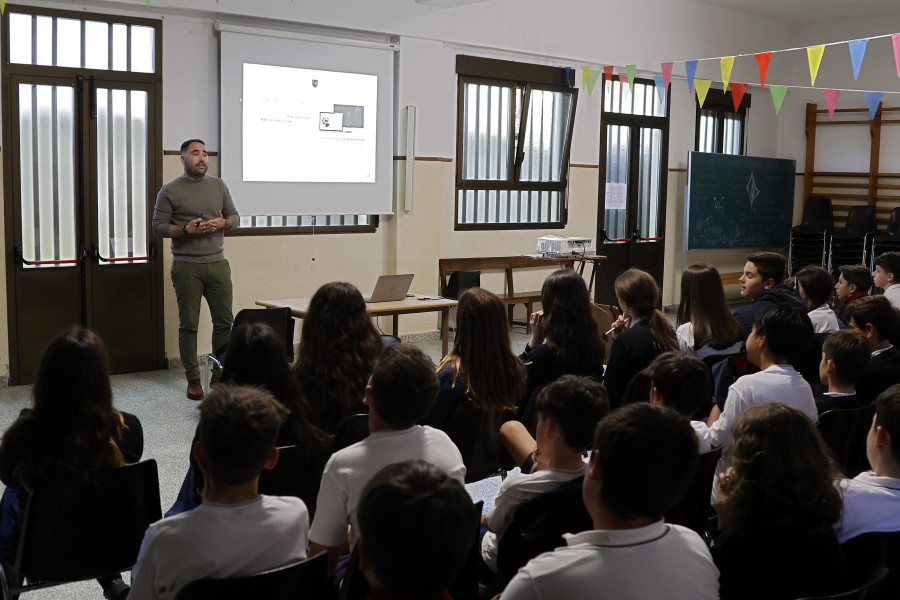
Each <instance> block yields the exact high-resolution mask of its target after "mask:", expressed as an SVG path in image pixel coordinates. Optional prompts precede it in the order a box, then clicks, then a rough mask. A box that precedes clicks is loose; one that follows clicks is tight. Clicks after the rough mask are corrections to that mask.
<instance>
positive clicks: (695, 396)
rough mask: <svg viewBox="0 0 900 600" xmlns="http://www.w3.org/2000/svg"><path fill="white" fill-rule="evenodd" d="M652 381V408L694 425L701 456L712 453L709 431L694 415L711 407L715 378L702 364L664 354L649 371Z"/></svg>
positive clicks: (679, 354) (680, 355) (684, 356)
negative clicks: (663, 408) (668, 410)
mask: <svg viewBox="0 0 900 600" xmlns="http://www.w3.org/2000/svg"><path fill="white" fill-rule="evenodd" d="M647 374H648V375H649V376H650V379H651V380H652V382H653V383H652V387H651V388H650V404H659V405H661V406H668V407H669V408H672V409H674V410H675V412H677V413H678V414H680V415H681V416H682V417H684V418H685V419H687V420H688V421H690V422H691V427H693V428H694V433H695V434H696V435H697V443H698V445H699V450H700V452H708V451H709V450H711V449H712V439H711V437H710V435H709V427H708V426H707V425H706V423H705V422H703V421H695V420H694V413H695V412H697V410H699V409H700V408H701V407H703V406H705V407H707V408H708V407H709V406H710V405H711V404H712V377H710V374H709V368H707V366H706V365H705V364H704V363H703V361H702V360H700V359H698V358H695V357H693V356H691V355H690V354H687V353H685V352H665V353H663V354H660V355H659V356H657V357H656V360H654V361H653V362H652V363H650V366H649V367H647Z"/></svg>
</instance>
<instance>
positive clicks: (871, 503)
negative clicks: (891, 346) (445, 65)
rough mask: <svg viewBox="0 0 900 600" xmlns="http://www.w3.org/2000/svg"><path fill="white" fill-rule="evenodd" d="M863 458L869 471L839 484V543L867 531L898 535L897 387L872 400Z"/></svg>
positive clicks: (899, 406)
mask: <svg viewBox="0 0 900 600" xmlns="http://www.w3.org/2000/svg"><path fill="white" fill-rule="evenodd" d="M866 456H868V458H869V463H870V464H871V465H872V470H871V471H866V472H864V473H860V474H859V475H857V476H856V477H854V478H853V479H844V480H842V481H841V491H842V492H843V494H844V511H843V513H842V514H841V520H840V521H838V522H837V523H835V525H834V529H835V531H836V532H837V536H838V541H839V542H841V543H844V542H846V541H847V540H849V539H852V538H855V537H856V536H858V535H862V534H863V533H868V532H870V531H900V385H894V386H891V387H889V388H888V389H887V390H885V391H884V392H882V393H881V395H880V396H878V399H877V400H875V418H873V419H872V427H871V429H870V430H869V435H868V436H867V437H866Z"/></svg>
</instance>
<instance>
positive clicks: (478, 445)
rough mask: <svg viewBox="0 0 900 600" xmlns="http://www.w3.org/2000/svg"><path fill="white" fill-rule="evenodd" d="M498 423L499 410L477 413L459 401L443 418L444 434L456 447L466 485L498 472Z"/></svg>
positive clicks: (473, 407) (500, 423) (499, 423)
mask: <svg viewBox="0 0 900 600" xmlns="http://www.w3.org/2000/svg"><path fill="white" fill-rule="evenodd" d="M502 424H503V412H502V411H499V410H480V409H478V408H475V406H474V405H472V403H471V402H468V401H465V402H460V403H459V404H457V405H456V406H454V407H453V409H451V411H450V414H449V415H447V421H446V423H445V424H444V427H443V429H444V433H446V434H447V435H448V436H450V439H451V440H453V443H454V444H456V447H457V448H459V453H460V454H461V455H462V459H463V463H464V464H465V465H466V483H471V482H473V481H480V480H481V479H484V478H485V477H489V476H491V475H493V474H494V473H496V472H497V471H498V470H499V469H500V425H502Z"/></svg>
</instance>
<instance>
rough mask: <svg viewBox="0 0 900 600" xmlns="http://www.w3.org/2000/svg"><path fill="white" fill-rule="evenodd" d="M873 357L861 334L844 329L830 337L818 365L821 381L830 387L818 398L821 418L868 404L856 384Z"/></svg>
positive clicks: (823, 348) (817, 402) (817, 406)
mask: <svg viewBox="0 0 900 600" xmlns="http://www.w3.org/2000/svg"><path fill="white" fill-rule="evenodd" d="M870 356H871V352H870V350H869V343H868V342H867V341H866V338H864V337H863V336H862V334H860V333H859V332H858V331H854V330H852V329H845V330H843V331H838V332H836V333H832V334H831V335H830V336H828V338H827V339H826V340H825V343H824V344H823V345H822V362H821V363H819V380H820V381H821V382H822V384H823V385H825V386H827V387H828V391H827V392H825V393H823V394H820V395H818V396H816V408H817V409H818V411H819V414H820V415H821V414H822V413H823V412H827V411H829V410H838V409H845V408H859V407H861V406H865V405H866V404H868V401H865V400H863V399H862V398H861V397H860V396H859V395H858V394H857V393H856V389H855V388H854V385H856V382H857V381H858V380H859V378H860V377H861V376H862V374H863V372H864V371H865V369H866V367H867V366H869V358H870Z"/></svg>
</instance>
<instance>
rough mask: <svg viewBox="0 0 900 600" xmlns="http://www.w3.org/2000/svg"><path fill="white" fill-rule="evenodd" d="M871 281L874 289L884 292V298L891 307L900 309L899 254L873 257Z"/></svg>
mask: <svg viewBox="0 0 900 600" xmlns="http://www.w3.org/2000/svg"><path fill="white" fill-rule="evenodd" d="M873 262H874V264H875V270H874V271H873V272H872V280H873V281H874V283H875V287H880V288H881V289H883V290H884V297H885V298H887V299H888V300H889V301H890V303H891V306H893V307H894V308H900V252H885V253H884V254H881V255H880V256H877V257H875V260H874V261H873Z"/></svg>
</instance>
